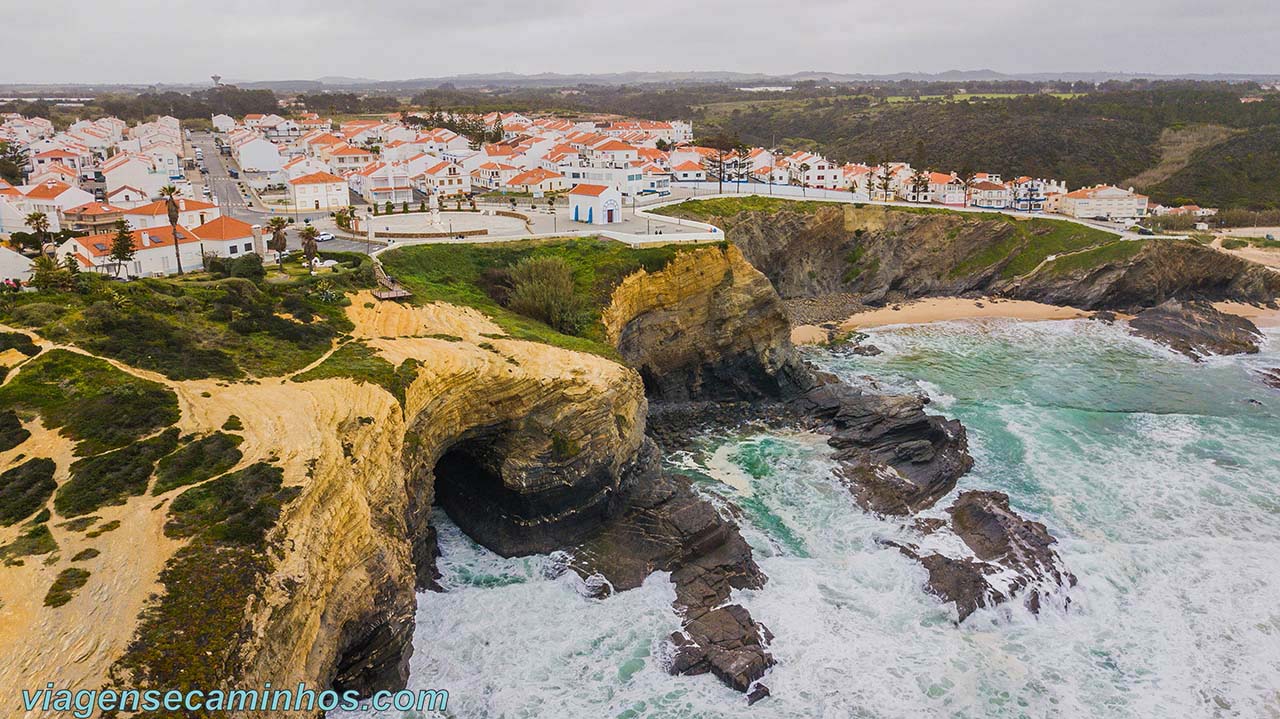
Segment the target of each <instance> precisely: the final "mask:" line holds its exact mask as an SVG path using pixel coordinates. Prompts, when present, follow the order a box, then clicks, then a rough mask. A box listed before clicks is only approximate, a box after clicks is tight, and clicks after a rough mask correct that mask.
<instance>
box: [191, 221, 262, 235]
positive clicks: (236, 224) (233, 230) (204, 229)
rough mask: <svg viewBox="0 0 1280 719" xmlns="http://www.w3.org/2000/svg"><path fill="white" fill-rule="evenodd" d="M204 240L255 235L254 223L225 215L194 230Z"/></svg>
mask: <svg viewBox="0 0 1280 719" xmlns="http://www.w3.org/2000/svg"><path fill="white" fill-rule="evenodd" d="M192 232H194V233H195V234H196V236H197V237H199V238H200V239H202V240H239V239H243V238H245V237H253V225H251V224H249V223H248V222H244V221H242V220H237V219H236V218H234V217H230V216H228V215H223V216H222V217H219V218H218V219H216V220H212V221H210V222H206V223H204V224H203V225H200V226H199V227H197V228H195V229H194V230H192Z"/></svg>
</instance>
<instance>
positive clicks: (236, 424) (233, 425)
mask: <svg viewBox="0 0 1280 719" xmlns="http://www.w3.org/2000/svg"><path fill="white" fill-rule="evenodd" d="M222 429H224V430H225V431H227V432H239V431H240V430H242V429H244V422H241V421H240V418H239V417H238V416H236V415H234V414H233V415H231V416H230V417H227V421H226V422H223V423H222Z"/></svg>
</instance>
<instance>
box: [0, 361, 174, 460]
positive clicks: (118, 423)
mask: <svg viewBox="0 0 1280 719" xmlns="http://www.w3.org/2000/svg"><path fill="white" fill-rule="evenodd" d="M0 406H7V407H13V408H14V409H16V410H18V411H19V412H28V413H33V414H39V415H40V417H41V418H42V419H43V420H44V425H45V426H46V427H49V428H61V429H62V431H63V432H64V433H65V434H66V435H67V436H68V437H70V438H72V439H74V440H77V441H78V442H79V444H78V445H76V453H77V454H81V455H86V454H95V453H98V452H102V451H105V450H108V449H115V448H117V447H122V446H125V445H126V444H129V443H130V442H133V441H134V440H136V439H138V438H139V437H143V436H146V435H148V434H150V433H151V432H154V431H155V430H157V429H160V428H162V427H166V426H168V425H170V424H173V423H174V422H176V421H177V420H178V398H177V396H176V395H174V393H173V392H171V391H170V390H169V389H168V388H167V387H164V386H163V385H160V384H158V383H156V382H151V381H149V380H145V379H141V378H138V377H134V376H132V375H129V374H126V373H125V372H122V371H121V370H118V369H116V368H115V367H113V366H111V364H109V363H107V362H104V361H103V360H100V359H96V358H93V357H86V356H84V355H81V354H78V353H75V352H70V351H68V350H50V351H49V352H46V353H44V354H42V355H40V356H39V357H36V358H35V359H33V360H31V361H30V362H28V363H27V364H26V365H24V366H23V368H22V371H21V372H20V373H19V374H18V376H17V377H14V378H13V379H12V380H10V381H9V383H8V384H6V385H5V386H3V387H0Z"/></svg>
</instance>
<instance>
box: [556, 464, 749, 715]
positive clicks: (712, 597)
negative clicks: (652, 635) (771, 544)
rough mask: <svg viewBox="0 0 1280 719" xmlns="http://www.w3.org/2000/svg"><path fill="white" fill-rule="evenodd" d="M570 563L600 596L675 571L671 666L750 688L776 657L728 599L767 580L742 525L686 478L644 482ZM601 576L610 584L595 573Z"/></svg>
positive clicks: (742, 688)
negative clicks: (676, 625)
mask: <svg viewBox="0 0 1280 719" xmlns="http://www.w3.org/2000/svg"><path fill="white" fill-rule="evenodd" d="M655 451H656V450H655ZM571 566H572V567H573V569H574V570H575V571H577V572H578V574H579V575H581V576H582V577H584V579H585V580H586V583H587V586H588V587H589V588H592V593H593V594H595V595H597V596H600V595H604V594H607V593H609V592H610V591H621V590H625V589H632V588H634V587H638V586H640V584H641V583H642V582H643V581H644V579H645V578H646V577H648V576H649V575H650V574H652V573H653V572H655V571H667V572H671V581H672V583H673V584H674V585H675V588H676V600H675V603H674V607H675V609H676V611H677V612H679V613H680V615H681V616H682V618H683V627H682V629H681V630H680V631H678V632H675V633H673V634H672V635H671V643H672V646H673V654H672V660H671V664H670V666H669V669H670V671H671V672H673V673H678V674H702V673H706V672H711V673H713V674H715V675H716V676H717V677H718V678H719V679H720V680H721V681H723V682H724V683H725V684H727V685H729V686H731V687H733V688H734V689H737V690H738V691H744V692H745V691H747V689H748V687H750V686H751V684H752V683H753V682H755V681H756V680H758V679H759V678H760V677H761V676H762V675H763V674H764V672H765V670H766V669H768V668H769V667H770V666H772V665H773V663H774V662H773V657H772V656H770V654H769V653H768V651H767V650H766V644H767V641H768V638H769V637H770V635H769V633H768V630H767V629H765V628H764V627H763V626H762V625H760V624H758V623H757V622H756V621H755V620H754V619H752V618H751V615H750V613H748V612H747V610H746V609H744V608H743V607H741V606H740V605H737V604H726V602H727V601H728V600H729V596H730V592H731V591H732V590H734V589H758V588H760V587H763V586H764V583H765V576H764V574H763V573H762V572H761V571H760V568H759V566H757V565H756V563H755V560H754V559H752V556H751V548H750V547H749V546H748V545H747V543H746V541H745V540H744V539H743V538H742V535H740V534H739V533H738V528H737V527H736V526H734V525H733V523H732V522H729V521H727V520H726V519H724V518H723V517H721V516H720V514H719V513H717V512H716V510H715V509H714V508H713V507H712V506H711V505H710V504H709V503H708V502H707V501H706V500H704V499H702V498H701V497H699V496H698V495H697V494H696V493H695V492H694V491H693V489H692V488H691V487H690V485H689V482H688V480H685V479H683V478H680V477H672V476H658V477H654V478H652V479H651V480H650V481H646V482H644V483H641V484H639V485H638V486H637V487H636V489H635V491H634V493H633V495H632V496H631V497H630V498H629V502H628V510H627V511H626V513H624V514H623V516H621V517H620V518H618V519H617V520H616V521H613V522H610V523H609V524H608V525H606V527H605V528H604V530H603V531H602V532H601V533H600V534H598V535H597V536H595V537H593V538H592V539H591V540H590V541H588V542H586V543H585V544H583V545H581V546H580V547H578V548H577V549H575V550H574V551H573V560H572V563H571ZM597 576H599V577H603V578H604V579H605V580H607V587H605V585H604V583H603V582H600V581H592V578H593V577H597Z"/></svg>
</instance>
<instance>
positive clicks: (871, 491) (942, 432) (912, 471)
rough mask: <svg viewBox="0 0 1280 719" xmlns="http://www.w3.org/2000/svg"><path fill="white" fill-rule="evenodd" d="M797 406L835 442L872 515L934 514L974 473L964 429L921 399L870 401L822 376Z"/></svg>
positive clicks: (847, 476)
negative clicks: (932, 410)
mask: <svg viewBox="0 0 1280 719" xmlns="http://www.w3.org/2000/svg"><path fill="white" fill-rule="evenodd" d="M794 403H795V404H796V405H798V406H799V407H801V408H803V410H804V411H805V412H806V413H807V414H808V415H809V416H811V417H813V418H814V419H816V420H817V421H818V422H820V424H819V425H818V427H817V428H818V429H820V430H822V431H824V432H826V433H828V434H830V435H831V438H830V439H829V440H827V443H828V444H830V445H831V446H832V447H834V448H835V449H836V453H835V458H836V459H837V460H838V461H839V462H840V467H839V469H838V470H837V472H838V473H839V475H840V477H841V478H842V479H843V480H844V481H845V482H846V483H847V484H848V485H849V487H850V490H851V491H852V492H853V495H854V497H855V498H856V499H857V500H858V503H859V504H860V505H862V507H863V508H865V509H867V510H868V511H871V512H876V513H878V514H896V515H903V514H913V513H915V512H917V511H919V510H921V509H925V508H927V507H930V506H932V505H933V504H934V503H935V502H937V501H938V500H939V499H941V498H942V497H943V496H945V495H947V494H948V493H950V492H951V490H952V489H953V488H954V487H955V484H956V480H957V479H959V478H960V477H961V476H963V475H964V473H965V472H968V471H969V469H970V468H971V467H972V466H973V458H972V457H970V456H969V452H968V441H967V439H966V435H965V430H964V426H963V425H961V424H960V423H959V422H957V421H956V420H947V419H943V418H941V417H937V416H934V415H929V414H926V413H925V411H924V407H925V403H926V400H924V399H922V398H919V397H912V396H906V395H876V394H870V393H867V392H864V391H862V390H859V389H855V388H853V387H850V386H849V385H846V384H844V383H841V382H839V381H836V380H835V379H834V378H833V377H830V376H819V377H818V378H817V381H816V383H815V385H814V386H813V387H812V388H811V389H810V390H809V391H808V392H806V393H805V394H804V395H803V396H801V397H799V398H797V399H796V400H795V401H794Z"/></svg>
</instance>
